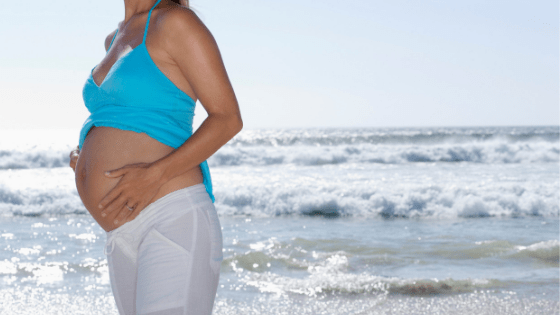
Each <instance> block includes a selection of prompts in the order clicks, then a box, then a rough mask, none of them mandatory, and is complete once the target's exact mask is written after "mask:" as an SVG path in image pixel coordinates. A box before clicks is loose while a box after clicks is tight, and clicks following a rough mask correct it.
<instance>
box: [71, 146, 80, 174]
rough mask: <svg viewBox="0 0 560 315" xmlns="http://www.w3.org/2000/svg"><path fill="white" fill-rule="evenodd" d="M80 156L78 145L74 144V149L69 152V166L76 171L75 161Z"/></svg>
mask: <svg viewBox="0 0 560 315" xmlns="http://www.w3.org/2000/svg"><path fill="white" fill-rule="evenodd" d="M79 157H80V147H79V146H76V148H75V149H74V150H72V151H71V152H70V167H71V168H72V169H73V170H74V172H76V163H77V162H78V158H79Z"/></svg>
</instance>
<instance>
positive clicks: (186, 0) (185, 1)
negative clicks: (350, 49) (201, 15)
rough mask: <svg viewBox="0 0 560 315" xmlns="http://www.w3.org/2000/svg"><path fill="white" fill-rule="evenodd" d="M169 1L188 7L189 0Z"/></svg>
mask: <svg viewBox="0 0 560 315" xmlns="http://www.w3.org/2000/svg"><path fill="white" fill-rule="evenodd" d="M171 1H173V2H175V3H177V4H178V5H182V6H185V7H187V8H188V7H189V0H171Z"/></svg>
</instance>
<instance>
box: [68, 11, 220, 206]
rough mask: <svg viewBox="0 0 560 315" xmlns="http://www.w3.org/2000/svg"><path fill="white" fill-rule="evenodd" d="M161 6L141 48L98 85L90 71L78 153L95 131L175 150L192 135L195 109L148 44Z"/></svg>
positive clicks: (209, 186) (205, 171) (205, 166)
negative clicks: (132, 135) (142, 138)
mask: <svg viewBox="0 0 560 315" xmlns="http://www.w3.org/2000/svg"><path fill="white" fill-rule="evenodd" d="M160 1H161V0H158V1H157V2H156V4H154V6H153V7H152V8H151V9H150V12H149V13H148V19H147V21H146V27H145V29H144V38H143V39H142V43H141V44H140V45H138V46H137V47H136V48H134V49H133V50H132V51H130V52H129V53H127V54H126V55H125V56H123V57H121V58H119V59H118V60H117V61H116V62H115V63H114V64H113V66H112V67H111V69H110V70H109V72H108V73H107V75H106V76H105V78H104V79H103V81H102V82H101V83H100V84H99V85H97V84H96V83H95V81H94V80H93V76H92V73H93V70H94V69H95V67H94V68H93V69H92V70H91V73H90V75H89V77H88V79H87V81H86V83H85V85H84V88H83V91H82V95H83V98H84V103H85V105H86V107H87V109H88V110H89V112H90V116H89V117H88V118H87V120H86V121H85V122H84V125H83V126H82V130H81V131H80V141H79V147H80V150H81V149H82V145H83V144H84V141H85V139H86V136H87V133H88V131H89V130H90V129H91V128H92V127H93V126H96V127H99V126H104V127H113V128H118V129H122V130H131V131H135V132H139V133H145V134H147V135H148V136H150V137H152V138H154V139H156V140H157V141H159V142H161V143H163V144H166V145H168V146H170V147H173V148H175V149H177V148H178V147H180V146H181V145H182V144H183V143H184V142H185V141H186V140H187V139H188V138H189V137H190V136H191V135H192V133H193V130H192V123H193V116H194V108H195V105H196V103H195V102H194V100H193V99H192V98H191V97H190V96H189V95H188V94H186V93H185V92H183V91H182V90H180V89H179V88H178V87H177V86H176V85H175V84H173V82H171V80H169V79H168V78H167V77H166V76H165V74H163V73H162V72H161V71H160V70H159V68H158V67H157V66H156V64H155V63H154V61H153V60H152V58H151V57H150V54H149V53H148V50H147V48H146V44H145V42H146V35H147V34H148V26H149V24H150V16H151V15H152V10H153V9H154V8H155V7H156V6H157V5H158V3H159V2H160ZM118 31H119V30H118V29H117V32H116V33H115V36H113V39H112V40H111V44H110V45H109V49H110V48H111V46H112V45H113V41H114V40H115V37H116V36H117V33H118ZM107 51H108V50H107ZM200 169H201V171H202V176H203V177H204V186H206V191H207V192H208V194H209V195H210V198H211V199H212V202H214V200H215V199H214V195H213V193H212V180H211V178H210V170H209V168H208V162H207V161H204V162H202V163H201V164H200Z"/></svg>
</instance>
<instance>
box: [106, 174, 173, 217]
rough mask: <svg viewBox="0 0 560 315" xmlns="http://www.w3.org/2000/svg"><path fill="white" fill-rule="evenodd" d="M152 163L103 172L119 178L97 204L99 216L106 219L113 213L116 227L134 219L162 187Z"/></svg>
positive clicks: (108, 175)
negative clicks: (114, 212)
mask: <svg viewBox="0 0 560 315" xmlns="http://www.w3.org/2000/svg"><path fill="white" fill-rule="evenodd" d="M152 165H153V163H137V164H129V165H125V166H123V167H121V168H118V169H115V170H112V171H107V172H105V176H107V177H111V178H117V177H121V179H120V181H119V182H118V183H117V185H116V186H115V187H113V189H111V191H109V193H108V194H107V195H105V197H103V199H102V200H101V202H100V203H99V208H100V209H102V210H101V216H102V217H106V216H107V215H109V213H111V212H113V211H118V212H119V213H118V214H117V215H116V216H115V221H114V224H115V225H117V224H119V222H120V223H124V222H125V221H130V220H132V219H134V218H135V217H136V216H137V215H138V214H139V213H140V211H142V210H143V209H144V208H145V207H146V206H147V205H148V204H150V202H151V201H152V198H154V196H155V195H156V194H157V193H158V191H159V189H160V187H161V186H162V185H163V183H162V181H161V172H159V171H158V170H157V169H155V168H154V167H150V166H152Z"/></svg>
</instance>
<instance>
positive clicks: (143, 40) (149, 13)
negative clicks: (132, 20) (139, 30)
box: [142, 0, 161, 43]
mask: <svg viewBox="0 0 560 315" xmlns="http://www.w3.org/2000/svg"><path fill="white" fill-rule="evenodd" d="M160 1H161V0H158V1H157V2H156V4H154V6H153V7H152V8H151V9H150V12H148V20H147V21H146V27H145V28H144V38H142V43H144V42H145V41H146V35H148V26H149V25H150V17H151V16H152V10H154V8H155V7H156V6H157V5H158V3H160Z"/></svg>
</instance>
